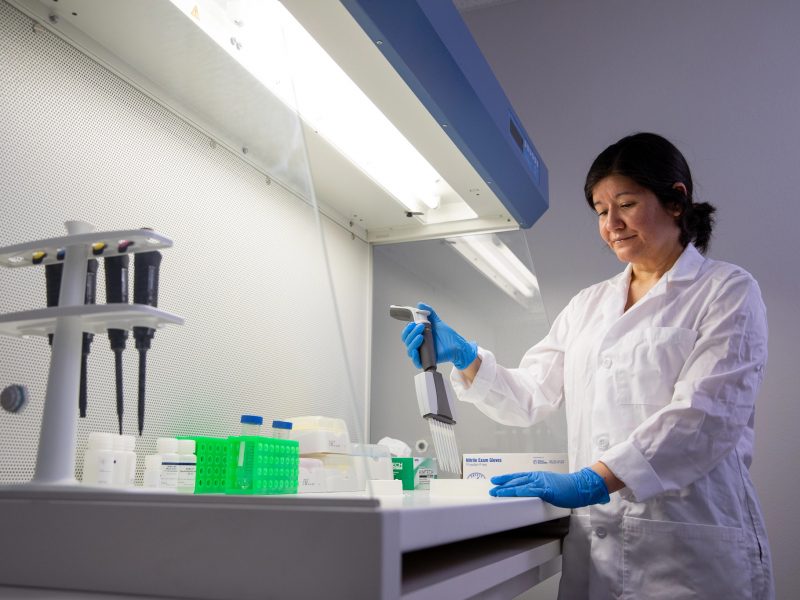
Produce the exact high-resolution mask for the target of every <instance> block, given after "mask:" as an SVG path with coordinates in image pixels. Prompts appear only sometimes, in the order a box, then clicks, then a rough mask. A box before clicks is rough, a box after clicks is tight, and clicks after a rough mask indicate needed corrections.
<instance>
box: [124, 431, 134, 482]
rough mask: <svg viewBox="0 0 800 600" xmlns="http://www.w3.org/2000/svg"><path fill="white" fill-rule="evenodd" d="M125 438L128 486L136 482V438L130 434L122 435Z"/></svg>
mask: <svg viewBox="0 0 800 600" xmlns="http://www.w3.org/2000/svg"><path fill="white" fill-rule="evenodd" d="M122 438H123V439H124V440H125V452H126V453H127V456H128V462H127V467H128V479H127V484H128V487H133V486H134V484H135V483H136V438H135V437H133V436H132V435H123V436H122Z"/></svg>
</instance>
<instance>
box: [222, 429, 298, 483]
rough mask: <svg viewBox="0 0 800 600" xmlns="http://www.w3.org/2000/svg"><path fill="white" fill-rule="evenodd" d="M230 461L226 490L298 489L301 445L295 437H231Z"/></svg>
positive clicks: (228, 442) (228, 450) (228, 441)
mask: <svg viewBox="0 0 800 600" xmlns="http://www.w3.org/2000/svg"><path fill="white" fill-rule="evenodd" d="M226 462H227V469H226V477H225V493H226V494H296V493H297V483H298V477H299V474H300V447H299V444H298V443H297V441H295V440H282V439H278V438H268V437H261V436H235V437H229V438H228V440H227V461H226Z"/></svg>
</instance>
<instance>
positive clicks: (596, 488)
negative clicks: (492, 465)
mask: <svg viewBox="0 0 800 600" xmlns="http://www.w3.org/2000/svg"><path fill="white" fill-rule="evenodd" d="M492 483H493V484H495V485H496V486H497V487H495V488H492V489H491V490H489V493H490V494H491V495H492V496H537V497H539V498H541V499H542V500H544V501H545V502H549V503H550V504H552V505H553V506H560V507H561V508H580V507H582V506H589V505H590V504H606V503H607V502H609V501H610V500H611V499H610V498H609V497H608V488H607V487H606V482H605V481H603V478H602V477H600V475H598V474H597V473H595V472H594V471H593V470H592V469H590V468H589V467H586V468H584V469H581V470H580V471H578V472H576V473H568V474H566V475H565V474H563V473H550V472H548V471H531V472H530V473H512V474H510V475H498V476H496V477H492Z"/></svg>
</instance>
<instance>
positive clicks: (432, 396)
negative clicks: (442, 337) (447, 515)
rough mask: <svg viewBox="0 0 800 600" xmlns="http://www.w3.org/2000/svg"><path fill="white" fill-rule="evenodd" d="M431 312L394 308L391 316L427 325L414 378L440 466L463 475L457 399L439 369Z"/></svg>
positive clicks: (409, 307)
mask: <svg viewBox="0 0 800 600" xmlns="http://www.w3.org/2000/svg"><path fill="white" fill-rule="evenodd" d="M429 314H430V313H429V312H428V311H427V310H422V309H420V308H416V307H413V306H390V307H389V315H390V316H392V317H394V318H395V319H399V320H400V321H412V322H414V323H424V324H425V330H424V331H423V334H422V337H423V342H422V345H421V346H420V348H419V358H420V362H421V363H422V369H423V371H422V373H418V374H417V375H415V376H414V387H415V389H416V392H417V402H418V403H419V409H420V412H421V413H422V416H423V417H424V418H425V420H426V421H428V426H429V427H430V430H431V437H432V439H433V447H434V449H435V450H436V458H437V459H438V460H439V466H440V467H441V468H442V469H443V470H445V471H449V472H451V473H458V474H461V455H460V454H459V452H458V444H457V443H456V434H455V429H454V428H453V425H455V424H456V421H455V419H454V418H453V400H452V397H451V395H450V388H449V387H447V386H446V385H445V382H444V379H443V378H442V374H441V373H439V372H438V371H437V370H436V346H435V344H434V341H433V331H432V329H431V324H430V322H429V321H428V315H429Z"/></svg>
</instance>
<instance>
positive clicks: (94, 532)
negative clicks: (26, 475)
mask: <svg viewBox="0 0 800 600" xmlns="http://www.w3.org/2000/svg"><path fill="white" fill-rule="evenodd" d="M566 515H568V511H566V510H563V509H558V508H555V507H552V506H550V505H547V504H545V503H543V502H542V501H541V500H539V499H535V498H527V499H526V498H513V499H500V498H491V497H486V498H471V497H464V498H454V497H447V498H444V497H435V496H430V495H429V494H428V493H426V492H419V491H418V492H405V493H404V494H403V495H402V496H400V495H397V496H383V497H380V498H370V497H368V496H367V495H366V494H319V495H299V496H273V497H265V496H249V497H248V496H222V495H220V496H217V495H208V496H186V495H179V494H160V493H144V492H140V493H131V492H127V493H126V492H110V491H109V492H107V491H87V490H82V489H49V490H38V489H30V488H28V489H20V490H11V489H6V490H3V491H1V492H0V530H2V531H3V532H4V535H3V537H2V541H0V555H1V556H2V557H3V559H2V563H0V564H2V567H1V568H0V584H3V585H7V586H33V587H47V588H54V589H60V590H95V591H102V592H106V593H114V594H142V595H149V596H151V597H153V596H155V597H170V596H171V597H182V598H207V599H215V598H224V599H226V600H227V599H229V598H262V597H265V594H264V591H265V588H264V585H265V581H270V582H272V583H271V588H270V589H271V591H272V592H274V593H270V594H267V596H266V597H280V598H304V597H305V598H308V597H333V598H336V597H343V598H344V597H347V598H359V597H364V598H401V597H402V598H426V597H431V598H433V597H437V594H439V596H438V597H445V596H441V594H442V593H446V594H454V595H450V597H459V596H460V595H461V594H462V592H459V591H458V590H460V589H461V588H462V587H464V586H467V587H468V588H469V590H471V591H472V593H474V591H475V589H476V588H475V587H474V586H475V585H482V586H487V585H488V586H495V585H500V584H501V583H503V581H505V580H506V579H509V578H511V577H512V576H521V575H524V574H527V575H528V576H529V577H530V581H533V580H534V579H535V578H537V577H538V578H539V579H541V577H542V576H543V575H544V574H545V573H544V572H542V573H539V572H538V567H539V566H540V565H546V564H547V565H549V566H548V567H547V573H549V574H552V573H553V572H555V571H557V565H555V566H554V564H553V560H554V559H557V558H558V557H559V555H560V542H559V537H558V533H557V532H556V533H553V532H547V533H536V532H530V531H529V528H530V526H532V525H535V524H537V523H544V522H549V521H553V520H556V519H559V518H560V517H564V516H566ZM503 532H506V533H503ZM509 532H511V533H513V532H523V534H522V535H519V534H518V535H514V536H512V537H511V538H508V537H507V536H508V535H509ZM562 535H563V532H562ZM487 536H489V537H487ZM498 536H500V537H502V539H500V537H498ZM503 536H506V537H503ZM478 538H480V543H476V540H477V539H478ZM444 545H447V551H446V552H443V551H442V550H443V548H442V546H444ZM443 557H444V559H446V560H445V562H442V560H443ZM481 570H482V571H483V574H482V576H481V583H478V582H476V581H473V579H474V573H475V572H476V571H481ZM533 571H537V572H536V573H533ZM143 573H148V574H152V576H151V577H142V574H143ZM254 573H257V574H258V577H256V578H255V579H254V578H253V574H254ZM312 573H313V574H314V575H315V576H314V577H310V576H309V575H310V574H312ZM534 575H535V577H534ZM275 586H277V587H275ZM487 589H488V588H487ZM523 589H524V588H523ZM6 591H8V590H6ZM463 593H464V595H470V594H467V593H466V592H463ZM0 597H10V596H0ZM52 597H55V596H52Z"/></svg>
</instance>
